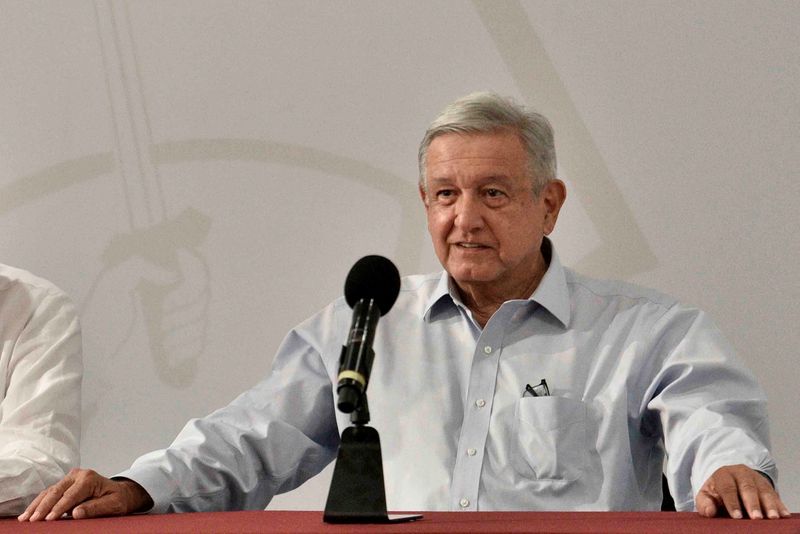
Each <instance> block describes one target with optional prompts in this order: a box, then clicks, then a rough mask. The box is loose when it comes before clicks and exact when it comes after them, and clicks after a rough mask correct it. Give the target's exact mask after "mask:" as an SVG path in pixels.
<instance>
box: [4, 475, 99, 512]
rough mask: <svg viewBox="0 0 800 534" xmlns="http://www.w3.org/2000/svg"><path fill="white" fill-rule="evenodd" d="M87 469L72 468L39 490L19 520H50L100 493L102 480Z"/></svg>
mask: <svg viewBox="0 0 800 534" xmlns="http://www.w3.org/2000/svg"><path fill="white" fill-rule="evenodd" d="M107 480H108V479H106V478H103V477H101V476H100V475H98V474H97V473H95V472H94V471H92V470H89V469H73V470H72V471H70V472H69V473H68V474H67V476H65V477H64V478H63V479H62V480H61V481H60V482H58V483H56V484H54V485H52V486H50V487H49V488H47V489H46V490H44V491H43V492H41V493H40V494H39V495H38V496H37V497H36V498H35V499H34V500H33V502H32V503H31V504H30V506H28V508H26V509H25V511H24V512H23V513H22V514H21V515H20V516H19V518H18V519H19V520H20V521H41V520H43V519H44V520H47V521H52V520H54V519H59V518H60V517H61V516H63V515H64V514H65V513H66V512H70V511H72V510H73V509H74V508H75V507H76V506H77V505H78V504H80V503H82V502H84V501H87V500H90V499H92V498H93V497H98V496H100V495H102V492H103V491H104V489H103V487H104V481H107Z"/></svg>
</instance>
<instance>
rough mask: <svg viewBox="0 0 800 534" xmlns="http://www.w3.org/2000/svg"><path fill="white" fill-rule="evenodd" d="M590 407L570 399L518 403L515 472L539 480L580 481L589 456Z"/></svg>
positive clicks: (545, 399)
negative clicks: (587, 439) (587, 441)
mask: <svg viewBox="0 0 800 534" xmlns="http://www.w3.org/2000/svg"><path fill="white" fill-rule="evenodd" d="M586 414H587V409H586V404H584V403H583V402H581V401H578V400H575V399H569V398H566V397H523V398H521V399H520V400H519V401H518V402H517V408H516V414H515V425H516V440H515V444H516V448H517V450H516V453H515V454H513V456H512V457H513V461H514V463H515V469H516V470H517V472H519V473H520V474H522V475H524V476H527V477H531V476H532V477H533V478H535V479H537V480H576V479H577V478H579V477H580V476H581V473H582V472H583V468H584V464H585V463H586V459H587V456H588V450H587V443H586V418H587V415H586Z"/></svg>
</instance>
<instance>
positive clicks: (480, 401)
mask: <svg viewBox="0 0 800 534" xmlns="http://www.w3.org/2000/svg"><path fill="white" fill-rule="evenodd" d="M475 406H477V407H478V408H483V407H484V406H486V401H485V400H483V399H478V400H476V401H475Z"/></svg>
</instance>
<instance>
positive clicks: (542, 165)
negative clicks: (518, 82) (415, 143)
mask: <svg viewBox="0 0 800 534" xmlns="http://www.w3.org/2000/svg"><path fill="white" fill-rule="evenodd" d="M502 130H510V131H515V132H517V133H518V134H519V137H520V140H521V141H522V144H523V146H524V147H525V151H526V152H527V153H528V173H529V175H530V178H531V179H532V180H533V193H534V195H538V194H539V193H540V192H541V191H542V188H543V187H544V186H545V185H546V184H547V183H548V182H550V181H552V180H555V179H556V149H555V143H554V141H553V127H552V126H550V121H548V120H547V118H546V117H545V116H544V115H540V114H539V113H536V112H535V111H530V110H526V109H525V108H524V107H523V106H521V105H519V104H517V103H515V102H514V101H513V100H511V99H509V98H504V97H501V96H499V95H497V94H494V93H488V92H480V93H472V94H470V95H467V96H465V97H463V98H459V99H458V100H456V101H455V102H453V103H452V104H450V105H449V106H447V107H446V108H444V110H443V111H442V112H441V113H440V114H439V116H438V117H436V119H434V121H433V122H432V123H431V125H430V126H429V127H428V130H427V131H426V132H425V137H423V138H422V142H421V143H420V145H419V184H420V187H422V189H423V190H425V188H426V182H425V178H426V176H425V164H426V158H427V155H428V147H430V144H431V142H432V141H433V140H434V139H435V138H436V137H438V136H440V135H444V134H449V133H458V134H478V133H491V132H497V131H502Z"/></svg>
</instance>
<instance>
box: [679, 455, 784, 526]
mask: <svg viewBox="0 0 800 534" xmlns="http://www.w3.org/2000/svg"><path fill="white" fill-rule="evenodd" d="M694 502H695V506H696V507H697V511H698V512H699V513H700V515H703V516H706V517H714V516H716V515H720V514H722V513H723V512H726V511H727V513H728V515H729V516H731V517H732V518H734V519H741V518H742V517H745V516H749V517H750V519H763V518H764V517H767V518H769V519H779V518H781V517H789V516H791V515H792V514H791V513H790V512H789V509H788V508H786V505H785V504H783V502H782V501H781V498H780V496H778V492H777V491H775V488H773V487H772V484H771V483H770V482H769V480H767V478H766V477H765V476H764V475H762V474H761V473H759V472H757V471H754V470H752V469H750V468H749V467H747V466H745V465H741V464H740V465H727V466H725V467H720V468H719V469H717V470H716V471H714V474H713V475H711V477H709V479H708V480H706V482H705V484H703V487H702V488H700V491H699V492H698V493H697V497H695V499H694ZM742 508H744V511H742Z"/></svg>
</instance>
